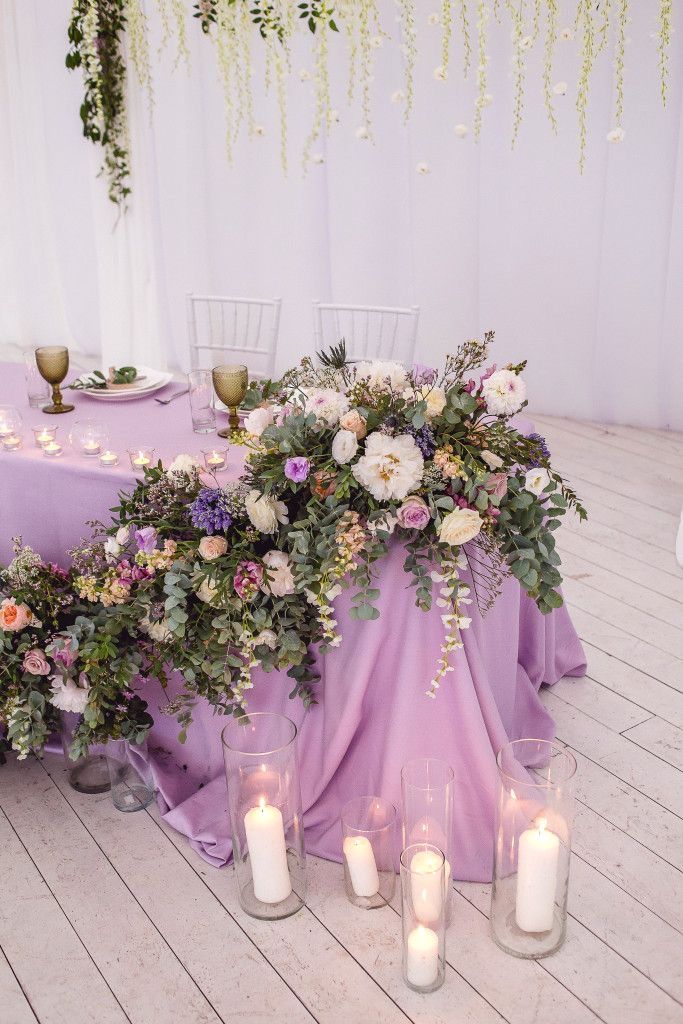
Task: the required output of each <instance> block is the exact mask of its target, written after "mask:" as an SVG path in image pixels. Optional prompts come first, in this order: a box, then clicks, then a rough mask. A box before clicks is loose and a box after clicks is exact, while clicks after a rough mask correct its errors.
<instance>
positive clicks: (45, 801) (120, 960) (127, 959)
mask: <svg viewBox="0 0 683 1024" xmlns="http://www.w3.org/2000/svg"><path fill="white" fill-rule="evenodd" d="M0 771H2V775H3V786H2V789H0V806H1V807H2V809H3V811H4V812H5V814H6V815H7V818H8V820H9V821H10V822H11V824H12V826H13V828H14V829H15V830H16V832H17V834H18V835H19V837H20V838H21V841H22V843H23V844H24V845H25V847H26V849H27V851H28V853H29V854H30V856H31V858H32V859H33V860H34V862H35V864H36V866H37V867H38V869H39V871H40V873H41V874H42V876H43V878H44V879H45V881H46V882H47V884H48V885H49V886H50V889H51V891H52V892H53V893H54V894H55V897H56V898H57V899H58V900H59V903H60V906H61V907H62V909H63V911H64V913H65V914H66V915H67V917H68V919H69V921H70V922H71V924H72V926H73V928H74V930H75V931H76V933H77V934H78V936H79V938H80V939H81V940H82V942H83V943H84V945H85V946H86V947H87V949H88V952H89V953H90V955H91V957H92V959H93V961H94V962H95V963H96V964H97V967H98V968H99V970H100V971H101V973H102V975H103V977H104V978H105V979H106V981H107V984H108V985H109V987H110V988H111V990H112V992H113V993H114V994H115V996H116V998H117V1000H118V1002H119V1003H120V1005H121V1006H122V1007H123V1009H124V1011H125V1013H126V1015H127V1016H128V1018H129V1020H130V1021H131V1024H150V1021H154V1022H155V1024H167V1022H168V1024H171V1022H173V1024H181V1022H182V1024H218V1022H219V1020H220V1018H219V1017H218V1016H217V1014H216V1013H215V1011H214V1010H213V1009H212V1007H211V1006H210V1004H209V1003H208V1002H207V1000H206V999H205V997H204V996H203V995H202V993H201V991H200V990H199V988H198V987H197V985H196V984H195V982H194V981H193V980H192V978H191V977H190V975H189V974H188V973H187V972H186V971H185V969H184V968H183V966H182V964H181V963H180V962H179V960H178V959H177V958H176V956H175V955H174V954H173V952H172V951H171V949H170V948H169V946H168V945H167V943H166V942H165V940H164V939H163V937H162V936H161V935H160V934H159V932H158V931H157V929H156V928H155V927H154V926H153V924H152V922H151V921H150V920H149V918H148V917H147V916H146V914H145V913H144V912H143V910H142V909H141V907H140V906H139V905H138V903H137V902H136V901H135V899H134V898H133V896H132V894H131V893H130V891H129V890H128V888H127V887H126V885H125V884H124V882H123V881H122V880H121V879H120V878H119V876H118V875H117V874H116V872H115V871H114V869H113V868H112V866H111V864H110V863H109V862H108V861H107V859H106V857H105V856H104V854H103V853H102V851H101V850H100V849H99V847H98V846H97V845H96V843H95V842H94V840H93V839H92V838H91V836H90V835H89V834H88V832H87V831H86V829H85V828H84V827H83V825H82V824H81V822H80V821H79V820H78V818H77V816H76V815H75V814H74V812H73V811H72V810H71V808H70V807H69V805H68V804H67V803H66V801H65V800H64V797H63V796H62V794H61V793H60V792H59V790H58V789H57V787H56V786H55V785H54V783H53V782H52V780H51V779H50V778H49V777H48V776H47V775H46V773H45V772H44V770H43V768H42V766H41V765H40V764H39V763H38V762H35V761H26V762H24V763H22V764H19V763H18V762H16V761H15V760H14V759H11V760H9V761H8V763H7V765H5V766H4V767H3V768H2V769H0ZM8 784H9V785H8ZM57 822H58V823H59V825H58V827H55V823H57ZM140 855H141V856H144V851H141V852H140ZM122 950H123V951H124V955H123V956H122ZM151 979H153V983H150V980H151ZM41 1024H42V1022H41Z"/></svg>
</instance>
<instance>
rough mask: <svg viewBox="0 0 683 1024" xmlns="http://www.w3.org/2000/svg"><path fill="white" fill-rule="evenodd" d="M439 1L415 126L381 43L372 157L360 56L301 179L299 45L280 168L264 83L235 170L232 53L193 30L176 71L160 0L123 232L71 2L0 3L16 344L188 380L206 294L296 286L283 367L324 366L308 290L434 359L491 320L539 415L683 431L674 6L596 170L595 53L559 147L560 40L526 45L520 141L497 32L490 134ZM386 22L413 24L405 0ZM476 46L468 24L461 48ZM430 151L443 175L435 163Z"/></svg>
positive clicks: (681, 208)
mask: <svg viewBox="0 0 683 1024" xmlns="http://www.w3.org/2000/svg"><path fill="white" fill-rule="evenodd" d="M188 2H189V0H188ZM438 6H439V5H438V4H436V3H435V4H429V3H424V4H422V3H420V4H418V11H419V19H418V22H419V24H418V31H419V48H420V60H419V64H418V68H417V94H416V109H415V113H414V116H413V118H412V121H411V123H410V126H409V127H408V128H404V127H403V126H402V115H401V109H400V107H399V106H397V105H394V104H392V103H391V102H390V96H391V93H392V92H393V91H394V90H395V89H399V88H401V87H402V68H401V60H402V58H401V55H400V51H399V48H398V46H397V45H395V44H390V43H385V45H384V46H383V48H382V49H381V50H379V51H378V60H377V68H376V72H375V76H374V82H373V86H372V88H373V98H374V129H375V141H374V143H373V142H367V141H361V140H358V139H357V138H356V136H355V130H356V128H357V126H358V125H359V124H360V122H361V118H360V114H359V112H358V109H357V108H352V109H349V108H348V107H347V105H346V100H345V95H346V82H345V70H344V60H343V59H341V51H342V50H343V44H342V43H341V41H340V45H339V51H340V59H338V60H337V59H336V58H335V57H334V56H333V68H332V78H333V91H334V96H335V102H337V101H338V107H339V111H340V122H341V123H340V124H339V126H338V127H336V128H335V129H334V131H333V134H332V136H331V137H330V138H329V139H328V140H327V141H324V140H321V141H320V142H319V143H318V144H317V145H316V146H315V147H314V150H315V151H316V152H317V153H318V154H320V156H321V157H322V158H323V162H321V163H316V164H313V165H312V166H311V167H310V168H309V170H308V172H307V174H306V175H303V174H302V172H301V169H300V160H299V155H300V153H301V149H302V145H303V141H304V139H305V137H306V134H307V131H308V127H309V124H310V119H311V113H312V106H313V96H312V85H311V83H310V81H304V82H300V81H299V76H298V74H296V72H298V70H299V67H301V68H309V69H310V67H311V57H310V51H309V49H308V47H307V46H306V45H305V40H304V41H303V42H302V45H301V47H300V51H299V52H298V53H297V54H296V55H295V58H294V64H293V67H294V71H295V75H294V81H293V82H292V84H291V88H290V100H289V120H290V123H289V134H290V169H289V173H288V175H287V176H286V177H285V176H283V174H282V172H281V169H280V165H279V137H278V115H277V109H276V102H275V99H274V97H273V96H265V95H262V94H261V93H259V92H258V91H257V95H256V120H257V122H259V123H260V124H262V125H263V126H264V128H265V134H264V136H263V137H261V138H257V139H255V140H254V141H251V142H249V141H246V140H241V141H240V142H239V144H238V146H237V147H236V151H235V156H234V163H233V166H232V167H230V166H229V165H228V162H227V160H226V155H225V147H224V117H223V106H222V97H221V87H220V84H219V82H218V79H217V71H216V63H215V55H214V53H213V48H212V45H211V44H210V42H209V41H208V40H207V39H205V38H203V37H202V36H201V32H200V30H199V26H198V23H197V22H196V21H192V22H191V24H190V26H189V29H190V31H189V39H190V44H191V68H190V70H189V72H188V71H187V70H186V69H185V67H184V66H180V67H177V68H175V69H174V67H173V65H174V57H175V55H174V53H173V52H172V51H171V50H168V51H165V52H163V53H161V54H160V55H159V56H157V48H158V42H159V26H158V23H157V15H156V5H155V4H153V3H152V0H149V3H148V4H147V10H148V14H149V17H150V23H151V26H152V36H153V41H152V52H153V54H154V55H155V56H154V91H155V103H154V111H153V114H152V116H151V118H150V115H149V111H148V106H147V101H146V98H145V97H144V96H143V95H141V92H140V89H139V87H138V85H137V83H136V82H135V81H134V80H132V81H131V83H130V89H129V93H130V100H129V105H130V121H131V145H132V162H133V180H132V186H133V194H132V197H131V200H130V204H129V209H128V211H127V213H126V214H125V216H123V217H117V213H116V210H115V209H114V208H113V206H112V204H110V203H109V201H108V200H107V198H106V188H105V183H104V182H103V181H102V179H101V178H97V177H96V176H95V175H96V170H97V167H98V160H99V154H98V152H97V151H96V150H95V148H94V147H93V146H91V144H90V143H88V142H86V141H85V140H84V139H83V138H82V136H81V135H80V122H79V117H78V108H79V104H80V94H81V93H80V90H81V81H80V75H79V73H78V72H75V73H69V72H67V71H66V69H65V67H64V56H65V53H66V48H67V42H66V25H67V22H68V16H69V9H70V3H69V0H51V2H50V3H45V2H44V0H1V2H0V290H1V291H0V346H12V345H14V346H28V345H34V344H37V343H39V342H48V341H49V342H56V341H59V342H63V343H67V344H69V345H70V346H71V347H72V348H73V349H74V350H76V351H79V352H83V353H87V354H88V356H89V365H95V364H97V365H100V364H101V365H105V366H108V365H110V364H111V363H114V362H116V363H118V364H121V363H123V362H128V361H135V360H137V361H138V362H144V363H148V364H150V363H151V364H154V365H161V364H163V363H168V365H170V366H172V367H179V368H185V367H186V366H187V362H188V358H187V336H186V325H185V293H186V292H188V291H202V292H209V293H213V294H228V295H229V294H233V295H253V296H256V297H274V296H281V297H282V299H283V312H282V323H281V334H280V345H279V350H278V368H279V369H282V368H283V367H285V366H286V365H288V364H290V363H292V362H293V361H295V360H296V359H297V358H298V357H299V356H300V355H301V354H303V353H304V352H309V351H311V348H312V314H311V305H310V304H311V301H312V300H313V299H316V298H317V299H323V300H333V301H339V302H358V303H381V304H388V305H399V304H401V305H410V304H418V305H420V307H421V310H422V313H421V324H420V332H419V342H418V353H417V354H418V357H419V359H420V361H421V362H427V363H429V362H436V361H438V360H439V359H441V358H442V357H443V355H444V353H445V352H447V351H449V350H452V349H453V348H454V346H455V345H457V343H458V342H459V341H460V340H462V339H463V338H466V337H471V336H473V335H475V334H478V333H480V332H482V331H483V330H485V329H488V328H494V329H495V330H496V332H497V341H496V346H495V353H494V359H495V360H496V361H497V362H498V363H499V364H500V363H505V362H508V361H510V360H514V361H518V360H519V359H521V358H525V357H526V358H528V360H529V368H528V371H527V379H528V382H529V386H530V395H531V401H532V407H533V408H534V409H536V410H538V411H539V412H549V413H555V414H558V415H566V416H571V417H576V418H590V419H595V420H602V421H621V422H627V423H633V424H638V425H649V426H654V427H671V428H674V429H679V430H683V303H682V302H681V298H680V296H681V281H683V148H682V147H683V142H682V136H681V131H680V128H681V119H682V115H683V107H682V93H683V31H681V30H680V26H679V31H678V32H676V33H674V36H673V42H672V51H671V59H670V67H671V82H670V89H669V98H668V103H667V107H666V109H665V110H663V109H662V107H661V103H660V102H659V82H658V73H657V65H656V56H657V55H656V48H655V43H654V41H653V39H652V38H651V33H652V32H653V31H654V30H655V29H656V16H657V7H658V4H657V3H656V2H655V0H645V2H643V3H638V4H631V8H632V18H633V20H632V23H631V25H630V37H631V39H630V44H629V48H628V60H627V78H626V117H625V122H624V126H625V128H626V140H625V141H624V142H623V143H622V144H621V145H609V144H608V143H607V142H606V141H605V135H606V133H607V131H608V130H609V129H610V127H612V107H613V67H612V62H611V56H610V54H609V53H606V54H604V55H603V57H602V58H601V61H600V65H599V67H598V69H597V72H596V75H595V78H594V81H593V83H592V86H591V106H590V125H589V127H590V142H589V153H588V161H587V166H586V170H585V173H584V174H583V175H582V176H581V175H579V173H578V170H577V131H576V118H575V110H574V101H575V84H574V83H575V80H576V73H577V67H578V64H579V60H580V54H579V53H578V49H577V44H576V41H573V42H562V43H560V44H559V53H558V59H557V64H556V68H555V71H554V76H555V80H556V81H560V80H566V81H567V82H568V85H569V88H568V92H567V95H566V96H564V97H558V98H557V104H556V105H557V109H558V120H559V122H560V134H559V136H558V137H553V136H552V135H551V133H550V131H549V128H548V126H547V122H546V120H545V113H544V110H543V104H542V99H541V93H540V85H539V83H540V72H541V54H540V52H536V51H537V50H540V46H539V45H537V46H536V47H534V49H533V50H532V51H530V54H529V61H528V75H527V95H526V99H525V121H524V124H523V126H522V130H521V134H520V137H519V139H518V142H517V145H516V147H515V150H514V152H513V151H511V147H510V126H511V120H512V92H513V82H512V75H511V68H510V53H511V48H510V40H509V37H508V32H507V29H505V30H503V29H502V28H500V27H497V26H496V25H495V22H492V28H491V34H492V62H491V67H490V92H491V93H492V95H493V98H494V101H493V104H492V105H491V106H490V107H488V108H487V109H486V110H485V112H484V114H485V118H484V120H485V124H484V130H483V133H482V138H481V141H480V143H479V144H478V145H477V144H475V142H474V140H473V139H472V135H471V127H472V120H473V110H474V96H475V85H474V82H473V81H472V80H470V81H468V82H463V80H462V76H461V75H460V73H459V70H457V69H456V67H455V60H454V67H453V70H452V71H451V74H450V76H449V80H448V81H447V82H446V83H440V82H437V81H435V79H434V76H433V69H434V67H435V66H436V65H438V64H439V63H440V56H439V46H440V33H439V29H438V28H436V27H433V26H431V25H429V23H428V15H429V14H430V12H431V11H432V9H437V8H438ZM383 7H384V8H385V9H386V10H387V11H388V12H390V17H389V20H388V22H387V24H389V25H393V15H392V13H391V12H393V10H394V5H393V4H392V3H391V0H386V2H385V3H383ZM574 8H575V4H574ZM680 14H681V11H680V4H679V3H675V4H674V15H680ZM335 42H336V41H335V40H333V43H335ZM459 45H460V42H459V39H458V38H457V34H456V36H455V38H454V41H453V47H454V56H455V57H459V53H458V47H459ZM254 49H255V51H257V50H258V47H257V46H256V44H255V46H254ZM332 53H333V55H334V53H335V47H334V45H333V46H332ZM255 62H256V66H257V68H258V57H256V58H255ZM257 77H258V71H257ZM471 77H472V76H470V78H471ZM457 123H465V124H467V125H468V126H469V127H470V134H469V135H468V137H467V138H465V139H460V138H458V137H456V135H455V133H454V131H453V127H454V125H455V124H457ZM421 162H426V163H427V164H428V166H429V171H430V172H429V173H428V174H425V175H420V174H418V173H417V171H416V167H417V164H418V163H421ZM5 350H6V349H5ZM86 362H88V359H86Z"/></svg>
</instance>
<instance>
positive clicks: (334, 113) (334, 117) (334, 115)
mask: <svg viewBox="0 0 683 1024" xmlns="http://www.w3.org/2000/svg"><path fill="white" fill-rule="evenodd" d="M327 120H328V121H329V123H330V124H339V121H340V117H339V111H338V110H331V111H330V112H329V114H328V115H327Z"/></svg>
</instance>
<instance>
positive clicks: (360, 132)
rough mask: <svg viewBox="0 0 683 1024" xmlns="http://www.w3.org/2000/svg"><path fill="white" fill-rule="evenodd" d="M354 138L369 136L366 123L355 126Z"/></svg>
mask: <svg viewBox="0 0 683 1024" xmlns="http://www.w3.org/2000/svg"><path fill="white" fill-rule="evenodd" d="M356 138H357V139H369V138H370V132H369V131H368V129H367V125H364V124H360V125H358V127H357V128H356Z"/></svg>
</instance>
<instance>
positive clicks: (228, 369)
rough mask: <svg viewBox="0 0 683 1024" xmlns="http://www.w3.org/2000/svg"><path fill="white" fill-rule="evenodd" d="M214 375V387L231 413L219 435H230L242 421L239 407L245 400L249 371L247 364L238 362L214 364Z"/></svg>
mask: <svg viewBox="0 0 683 1024" xmlns="http://www.w3.org/2000/svg"><path fill="white" fill-rule="evenodd" d="M211 373H212V377H213V388H214V391H215V392H216V394H217V395H218V397H219V399H220V400H221V402H223V403H224V404H225V405H227V407H228V409H229V412H230V415H229V417H228V426H227V427H225V428H224V429H223V430H219V431H218V436H219V437H230V435H231V434H232V432H233V430H238V429H239V425H240V421H239V418H238V416H237V409H238V407H239V406H240V405H241V404H242V402H243V401H244V396H245V395H246V393H247V387H248V384H249V373H248V371H247V368H246V366H242V365H240V364H239V363H237V364H226V365H224V366H214V368H213V370H212V371H211Z"/></svg>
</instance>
